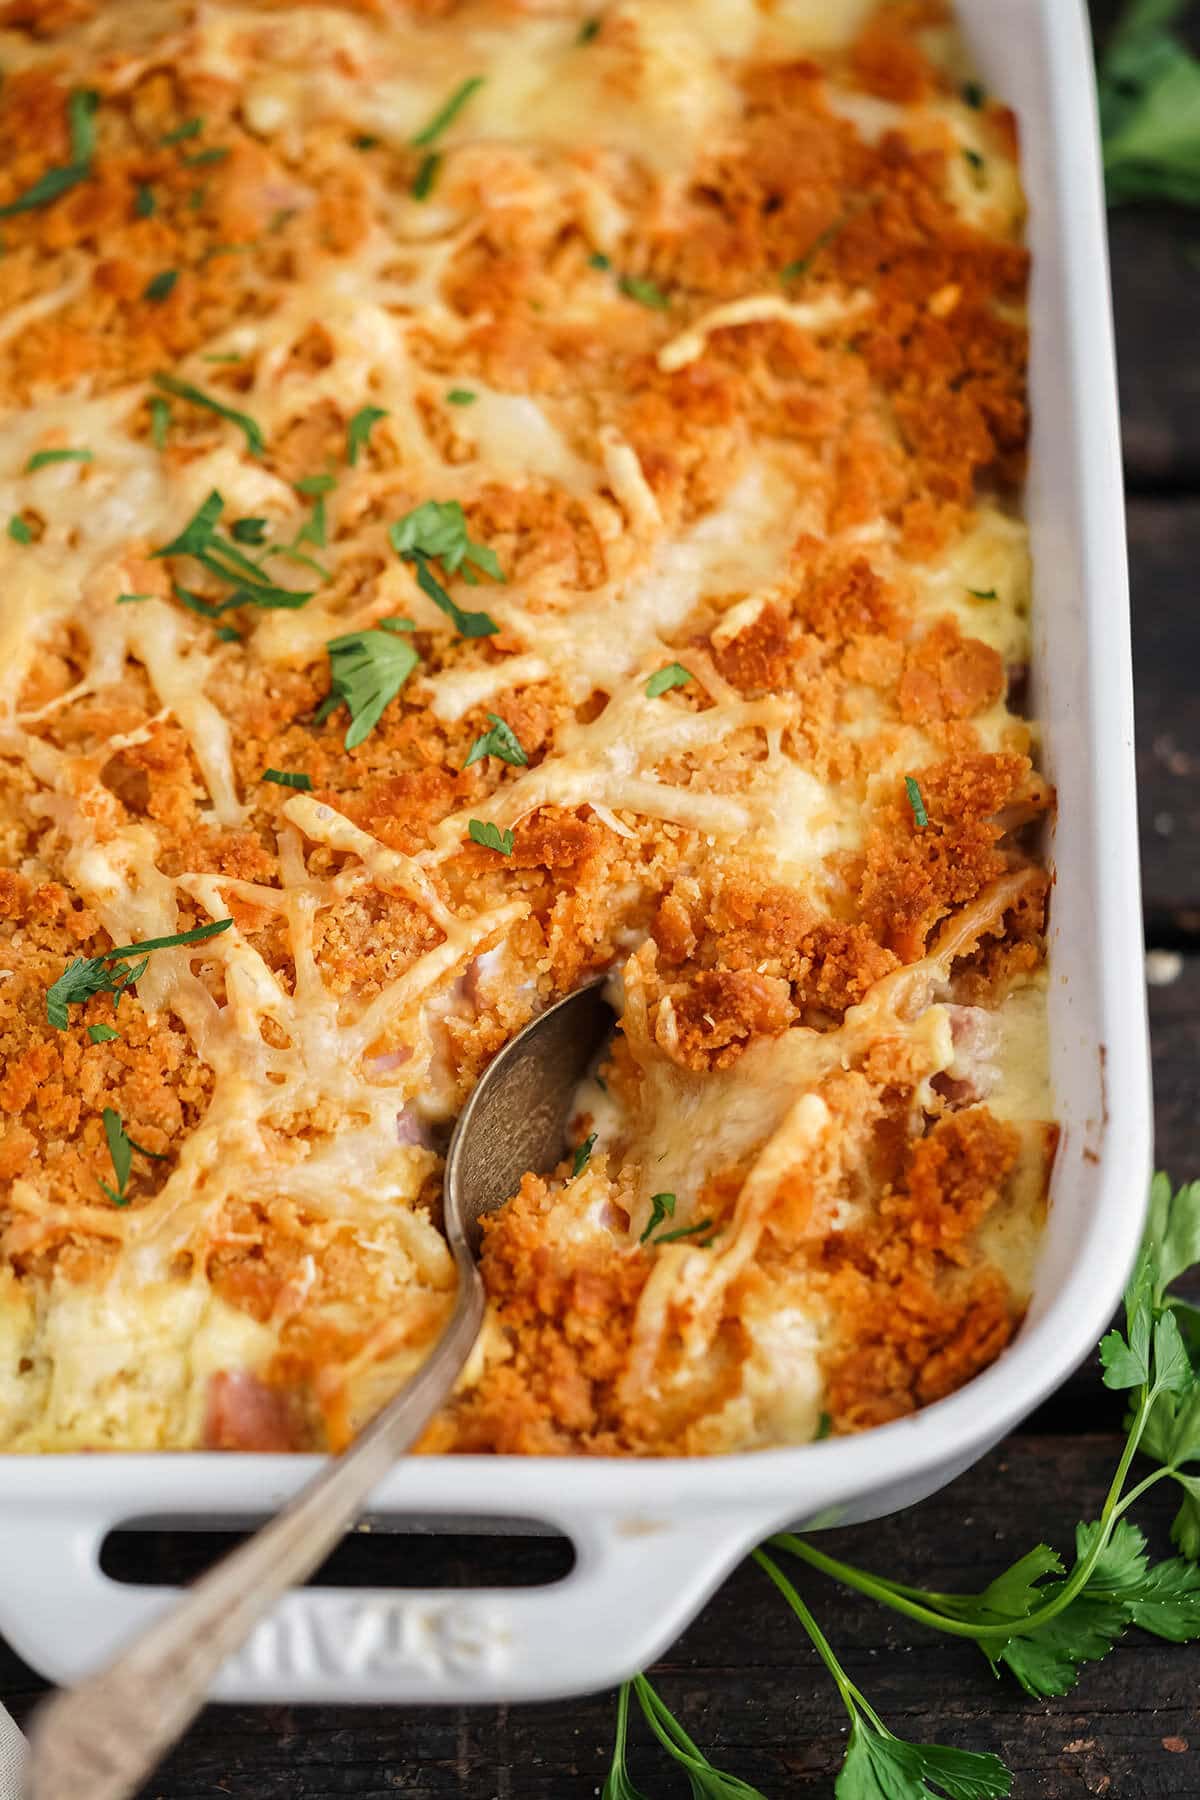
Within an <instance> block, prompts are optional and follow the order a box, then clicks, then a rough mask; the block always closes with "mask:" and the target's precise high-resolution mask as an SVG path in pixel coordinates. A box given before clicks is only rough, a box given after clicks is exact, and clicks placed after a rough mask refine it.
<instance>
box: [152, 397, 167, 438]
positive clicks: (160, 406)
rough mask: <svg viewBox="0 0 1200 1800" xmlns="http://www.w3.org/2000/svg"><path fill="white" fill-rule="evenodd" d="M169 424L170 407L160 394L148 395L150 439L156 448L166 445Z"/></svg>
mask: <svg viewBox="0 0 1200 1800" xmlns="http://www.w3.org/2000/svg"><path fill="white" fill-rule="evenodd" d="M170 424H171V409H170V407H169V406H168V405H167V403H166V401H165V400H164V399H163V397H162V395H161V394H151V396H150V441H151V443H152V444H153V445H154V448H155V449H156V450H165V449H166V447H167V431H168V428H169V427H170Z"/></svg>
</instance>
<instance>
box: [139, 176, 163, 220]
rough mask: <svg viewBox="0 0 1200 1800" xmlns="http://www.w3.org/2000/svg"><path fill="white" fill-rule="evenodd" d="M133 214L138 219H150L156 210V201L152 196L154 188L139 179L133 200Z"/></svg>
mask: <svg viewBox="0 0 1200 1800" xmlns="http://www.w3.org/2000/svg"><path fill="white" fill-rule="evenodd" d="M133 211H134V216H135V217H136V218H139V219H152V218H153V217H154V215H155V213H156V212H157V211H158V201H157V200H156V199H155V198H154V189H153V188H152V187H148V186H147V185H146V183H145V182H144V181H139V182H138V185H137V192H136V193H135V195H134V200H133Z"/></svg>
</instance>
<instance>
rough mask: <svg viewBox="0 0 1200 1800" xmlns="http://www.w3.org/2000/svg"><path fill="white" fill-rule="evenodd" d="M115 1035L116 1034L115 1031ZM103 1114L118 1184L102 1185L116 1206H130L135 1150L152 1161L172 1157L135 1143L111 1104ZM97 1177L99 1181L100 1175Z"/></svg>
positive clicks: (109, 1152) (102, 1182) (105, 1132)
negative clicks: (128, 1194) (130, 1186)
mask: <svg viewBox="0 0 1200 1800" xmlns="http://www.w3.org/2000/svg"><path fill="white" fill-rule="evenodd" d="M113 1036H114V1037H115V1036H116V1033H115V1032H114V1033H113ZM94 1041H95V1040H94V1039H93V1042H94ZM101 1116H102V1118H103V1120H104V1135H105V1137H106V1138H107V1139H108V1154H109V1156H110V1157H111V1158H112V1166H113V1174H114V1175H115V1176H116V1178H117V1186H116V1191H115V1192H114V1190H113V1189H112V1188H111V1187H109V1185H108V1183H107V1181H101V1182H100V1186H101V1187H102V1188H103V1189H104V1192H105V1193H106V1194H107V1195H108V1197H109V1199H110V1200H111V1201H112V1203H113V1205H114V1206H128V1205H129V1199H128V1196H127V1195H126V1193H125V1189H126V1188H127V1187H128V1185H129V1175H130V1171H131V1169H132V1167H133V1153H134V1151H135V1150H136V1151H137V1153H138V1155H139V1156H148V1157H149V1158H150V1160H151V1161H152V1162H169V1161H170V1158H169V1157H166V1156H162V1155H160V1153H159V1152H158V1151H157V1150H147V1149H146V1148H145V1146H144V1145H143V1144H138V1143H135V1142H134V1140H133V1139H132V1138H131V1137H130V1135H129V1133H128V1132H127V1131H126V1129H125V1127H124V1125H123V1124H122V1122H121V1115H120V1114H119V1113H116V1112H114V1111H113V1109H112V1107H111V1106H106V1107H105V1108H104V1111H103V1114H102V1115H101ZM96 1179H97V1180H98V1181H99V1180H100V1178H99V1176H97V1177H96Z"/></svg>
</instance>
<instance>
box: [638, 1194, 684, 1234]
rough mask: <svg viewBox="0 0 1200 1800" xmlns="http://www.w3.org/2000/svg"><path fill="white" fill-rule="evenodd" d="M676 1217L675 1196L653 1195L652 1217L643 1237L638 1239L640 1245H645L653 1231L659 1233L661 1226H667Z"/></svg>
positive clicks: (647, 1223)
mask: <svg viewBox="0 0 1200 1800" xmlns="http://www.w3.org/2000/svg"><path fill="white" fill-rule="evenodd" d="M674 1217H675V1196H674V1194H651V1196H650V1217H649V1219H648V1220H647V1222H646V1229H645V1231H643V1233H642V1235H641V1237H640V1238H639V1239H638V1243H639V1244H644V1243H645V1242H646V1239H647V1238H648V1237H649V1236H650V1233H651V1232H652V1231H657V1229H658V1227H659V1226H660V1225H665V1224H666V1222H667V1220H668V1219H673V1218H674Z"/></svg>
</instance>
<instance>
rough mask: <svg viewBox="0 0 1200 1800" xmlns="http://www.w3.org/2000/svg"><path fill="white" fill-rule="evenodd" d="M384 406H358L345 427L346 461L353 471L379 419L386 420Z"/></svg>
mask: <svg viewBox="0 0 1200 1800" xmlns="http://www.w3.org/2000/svg"><path fill="white" fill-rule="evenodd" d="M387 416H388V415H387V408H386V407H385V406H360V407H359V409H358V411H357V412H356V413H355V415H354V417H353V418H352V419H351V421H350V423H349V425H347V427H346V461H347V462H348V463H349V464H350V467H351V468H352V469H353V468H354V467H355V465H356V464H357V462H358V455H359V451H360V450H365V449H366V447H367V444H368V443H369V441H370V437H371V433H372V431H373V430H374V429H375V427H376V425H378V423H379V421H380V419H386V418H387Z"/></svg>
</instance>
